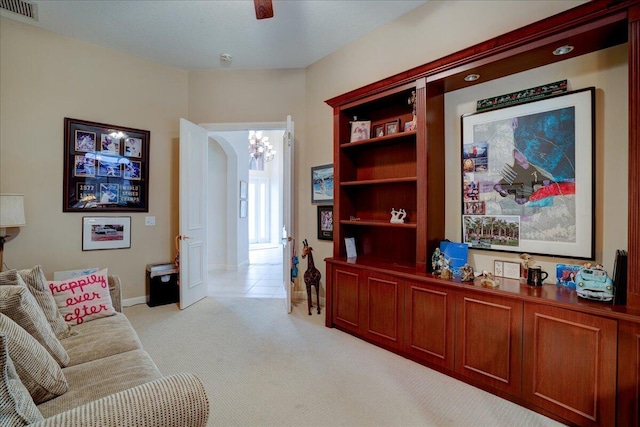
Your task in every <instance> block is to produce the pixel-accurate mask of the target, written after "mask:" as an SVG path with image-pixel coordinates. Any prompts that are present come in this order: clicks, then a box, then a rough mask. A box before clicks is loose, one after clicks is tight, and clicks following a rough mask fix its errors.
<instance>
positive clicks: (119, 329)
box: [62, 313, 142, 366]
mask: <svg viewBox="0 0 640 427" xmlns="http://www.w3.org/2000/svg"><path fill="white" fill-rule="evenodd" d="M73 332H74V335H73V336H71V337H69V338H66V339H64V340H62V345H63V346H64V348H65V350H66V351H67V354H69V366H73V365H78V364H80V363H85V362H89V361H92V360H97V359H101V358H103V357H107V356H112V355H114V354H118V353H124V352H126V351H130V350H136V349H140V348H142V344H141V343H140V339H139V338H138V335H137V334H136V332H135V330H134V329H133V327H132V326H131V323H129V319H127V317H126V316H125V315H124V314H122V313H116V314H115V315H114V316H110V317H103V318H102V319H97V320H94V321H91V322H84V323H81V324H80V325H76V326H74V327H73Z"/></svg>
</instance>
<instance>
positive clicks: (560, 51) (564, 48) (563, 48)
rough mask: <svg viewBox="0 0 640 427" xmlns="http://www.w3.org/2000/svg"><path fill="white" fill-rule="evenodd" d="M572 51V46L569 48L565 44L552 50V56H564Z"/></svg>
mask: <svg viewBox="0 0 640 427" xmlns="http://www.w3.org/2000/svg"><path fill="white" fill-rule="evenodd" d="M572 50H573V46H570V45H568V44H566V45H564V46H560V47H559V48H557V49H556V50H554V51H553V54H554V55H566V54H567V53H569V52H571V51H572Z"/></svg>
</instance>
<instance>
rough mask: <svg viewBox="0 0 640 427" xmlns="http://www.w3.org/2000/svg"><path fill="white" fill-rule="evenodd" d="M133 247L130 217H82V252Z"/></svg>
mask: <svg viewBox="0 0 640 427" xmlns="http://www.w3.org/2000/svg"><path fill="white" fill-rule="evenodd" d="M130 247H131V217H130V216H108V217H97V216H85V217H82V250H83V251H94V250H100V249H127V248H130Z"/></svg>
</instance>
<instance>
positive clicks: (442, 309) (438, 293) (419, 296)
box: [404, 282, 455, 369]
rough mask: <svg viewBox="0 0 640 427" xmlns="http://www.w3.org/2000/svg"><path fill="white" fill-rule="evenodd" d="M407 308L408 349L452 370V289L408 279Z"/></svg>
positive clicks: (405, 339)
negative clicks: (413, 281)
mask: <svg viewBox="0 0 640 427" xmlns="http://www.w3.org/2000/svg"><path fill="white" fill-rule="evenodd" d="M405 310H406V326H405V331H406V332H405V338H404V341H405V344H404V349H405V351H406V352H408V353H410V354H412V355H413V356H415V357H418V358H420V359H421V360H424V361H426V362H428V363H431V364H436V365H439V366H442V367H445V368H448V369H453V343H454V341H455V339H454V333H455V332H454V331H455V325H454V315H455V311H454V310H455V301H454V294H453V292H452V291H450V290H447V289H446V288H439V287H433V286H427V285H422V284H417V283H412V282H407V284H406V286H405Z"/></svg>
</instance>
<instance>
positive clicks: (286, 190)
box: [282, 116, 295, 313]
mask: <svg viewBox="0 0 640 427" xmlns="http://www.w3.org/2000/svg"><path fill="white" fill-rule="evenodd" d="M282 151H283V154H282V158H283V163H282V165H283V174H282V182H283V194H282V196H283V197H282V200H283V205H284V206H283V215H282V218H283V222H284V224H283V227H282V280H283V285H284V289H285V290H286V293H287V297H286V299H285V304H286V308H287V313H291V258H292V257H293V226H294V224H293V207H294V206H295V205H294V197H293V196H294V193H293V122H292V121H291V116H287V129H286V130H285V133H284V136H283V144H282Z"/></svg>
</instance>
